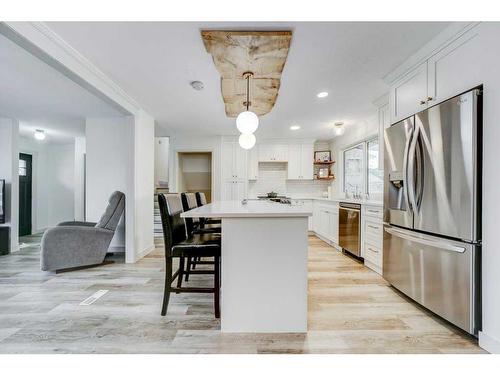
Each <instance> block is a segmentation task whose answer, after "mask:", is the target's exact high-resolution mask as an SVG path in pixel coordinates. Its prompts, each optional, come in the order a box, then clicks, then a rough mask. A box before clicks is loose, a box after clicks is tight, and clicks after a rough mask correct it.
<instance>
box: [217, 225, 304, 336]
mask: <svg viewBox="0 0 500 375" xmlns="http://www.w3.org/2000/svg"><path fill="white" fill-rule="evenodd" d="M307 221H308V218H307V217H278V218H223V219H222V267H221V272H222V280H221V330H222V331H223V332H306V331H307V252H308V242H307V233H308V228H307Z"/></svg>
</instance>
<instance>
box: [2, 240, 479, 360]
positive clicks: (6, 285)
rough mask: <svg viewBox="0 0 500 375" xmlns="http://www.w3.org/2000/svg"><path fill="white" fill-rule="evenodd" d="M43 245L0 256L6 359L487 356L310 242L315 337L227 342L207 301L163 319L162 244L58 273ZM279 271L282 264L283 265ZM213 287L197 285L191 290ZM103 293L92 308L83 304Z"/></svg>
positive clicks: (181, 306) (174, 307) (178, 299)
mask: <svg viewBox="0 0 500 375" xmlns="http://www.w3.org/2000/svg"><path fill="white" fill-rule="evenodd" d="M38 240H39V238H37V237H33V238H31V239H29V241H31V242H32V243H31V244H30V245H29V246H28V247H26V248H24V249H23V250H22V251H21V252H19V253H16V254H15V255H8V256H4V257H0V352H2V353H481V352H482V350H481V349H480V348H479V347H478V346H477V343H476V341H475V340H474V339H472V338H471V337H469V336H467V335H466V334H464V333H462V332H461V331H459V330H457V329H454V328H453V327H451V326H450V325H448V324H446V323H445V322H444V321H442V320H441V319H439V318H436V317H434V316H432V315H431V314H429V313H428V312H426V311H425V310H423V309H421V308H419V307H417V306H416V305H415V304H413V303H411V302H410V301H408V300H407V299H406V298H404V297H403V296H402V295H400V294H399V293H397V292H396V291H394V290H393V289H392V288H391V287H389V286H388V285H387V284H386V282H385V281H384V280H383V279H382V278H381V277H380V276H379V275H377V274H376V273H374V272H372V271H370V270H369V269H367V268H365V267H363V266H362V265H361V264H359V263H357V262H356V261H354V260H353V259H351V258H349V257H347V256H345V255H342V254H340V253H339V252H337V251H336V250H334V249H333V248H332V247H330V246H328V245H326V244H325V243H323V242H322V241H320V240H319V239H317V238H315V237H310V240H309V332H308V333H307V334H222V333H220V331H219V321H218V320H216V319H214V318H213V312H212V298H211V296H210V295H194V294H193V295H189V294H181V295H175V294H174V295H173V296H172V298H171V305H170V309H169V314H168V315H167V316H166V317H162V316H160V305H161V298H162V290H163V262H164V261H163V251H162V248H161V244H159V246H158V248H157V250H156V251H155V252H154V253H152V254H151V255H150V256H148V257H146V258H145V259H143V260H141V261H140V262H138V263H136V264H124V263H123V258H120V257H117V258H116V260H117V263H115V264H112V265H108V266H102V267H99V268H94V269H88V270H82V271H76V272H70V273H63V274H57V275H56V274H53V273H44V272H41V271H40V270H39V246H38ZM278 266H279V265H278ZM210 283H211V278H210V277H209V276H205V275H198V276H193V277H192V280H191V281H190V282H189V284H191V285H208V284H210ZM100 289H107V290H109V292H108V293H107V294H106V295H104V296H103V297H102V298H101V299H99V300H98V301H96V302H95V303H94V304H92V305H90V306H80V305H79V303H80V302H81V301H82V300H84V299H85V298H87V297H88V296H90V295H91V294H92V293H94V292H96V291H97V290H100Z"/></svg>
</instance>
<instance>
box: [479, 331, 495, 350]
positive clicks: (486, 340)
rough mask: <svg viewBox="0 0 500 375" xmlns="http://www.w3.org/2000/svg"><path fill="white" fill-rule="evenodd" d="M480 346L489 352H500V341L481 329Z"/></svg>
mask: <svg viewBox="0 0 500 375" xmlns="http://www.w3.org/2000/svg"><path fill="white" fill-rule="evenodd" d="M479 346H480V347H481V348H483V349H484V350H486V351H487V352H490V353H493V354H500V341H499V340H497V339H496V338H493V337H491V336H489V335H487V334H486V333H484V332H482V331H479Z"/></svg>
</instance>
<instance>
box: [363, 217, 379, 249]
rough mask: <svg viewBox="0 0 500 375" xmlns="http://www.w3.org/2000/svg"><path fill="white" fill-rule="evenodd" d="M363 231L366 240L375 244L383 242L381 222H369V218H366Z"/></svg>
mask: <svg viewBox="0 0 500 375" xmlns="http://www.w3.org/2000/svg"><path fill="white" fill-rule="evenodd" d="M363 230H364V236H365V239H367V240H371V241H370V242H375V244H378V243H379V242H381V241H382V233H383V231H382V222H381V221H376V220H369V219H368V218H365V224H364V228H363Z"/></svg>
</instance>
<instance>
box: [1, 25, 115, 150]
mask: <svg viewBox="0 0 500 375" xmlns="http://www.w3.org/2000/svg"><path fill="white" fill-rule="evenodd" d="M0 67H1V69H0V116H6V117H13V118H16V119H18V120H19V121H20V126H19V127H20V134H21V135H23V136H33V133H34V131H35V129H43V130H45V132H46V133H47V138H46V142H49V143H66V142H69V141H71V140H72V139H73V138H74V137H76V136H83V135H84V134H85V117H92V116H123V114H122V113H120V112H118V111H117V110H116V109H114V108H113V107H111V106H110V105H109V104H107V103H105V102H104V101H103V100H101V99H99V98H97V97H96V96H94V95H93V94H91V93H89V92H88V91H87V90H85V89H83V88H82V87H81V86H79V85H78V84H76V83H75V82H73V81H72V80H70V79H69V78H67V77H66V76H64V75H63V74H61V73H59V72H58V71H56V70H55V69H54V68H52V67H51V66H49V65H47V64H46V63H44V62H43V61H41V60H40V59H38V58H37V57H35V56H33V55H31V54H30V53H29V52H27V51H26V50H25V49H23V48H21V47H19V46H18V45H17V44H15V43H13V42H12V41H11V40H9V39H7V38H6V37H4V36H3V35H0Z"/></svg>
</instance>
